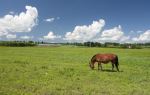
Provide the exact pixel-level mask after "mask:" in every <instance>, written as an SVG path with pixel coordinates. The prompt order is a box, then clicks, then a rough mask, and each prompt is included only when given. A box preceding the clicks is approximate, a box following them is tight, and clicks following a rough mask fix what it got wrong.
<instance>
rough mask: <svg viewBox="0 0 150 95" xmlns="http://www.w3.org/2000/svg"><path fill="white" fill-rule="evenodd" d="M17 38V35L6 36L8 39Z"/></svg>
mask: <svg viewBox="0 0 150 95" xmlns="http://www.w3.org/2000/svg"><path fill="white" fill-rule="evenodd" d="M16 37H17V36H16V35H15V34H8V35H7V36H6V38H7V39H15V38H16Z"/></svg>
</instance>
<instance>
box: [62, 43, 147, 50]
mask: <svg viewBox="0 0 150 95" xmlns="http://www.w3.org/2000/svg"><path fill="white" fill-rule="evenodd" d="M65 45H75V46H86V47H106V48H107V47H108V48H132V49H141V48H150V43H113V42H105V43H99V42H84V43H65Z"/></svg>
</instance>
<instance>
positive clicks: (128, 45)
mask: <svg viewBox="0 0 150 95" xmlns="http://www.w3.org/2000/svg"><path fill="white" fill-rule="evenodd" d="M37 45H40V46H51V45H59V46H60V45H73V46H84V47H105V48H131V49H141V48H150V42H149V43H113V42H105V43H99V42H84V43H77V42H74V43H48V42H43V41H37V42H34V41H0V46H10V47H25V46H37Z"/></svg>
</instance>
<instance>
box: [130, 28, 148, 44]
mask: <svg viewBox="0 0 150 95" xmlns="http://www.w3.org/2000/svg"><path fill="white" fill-rule="evenodd" d="M132 40H133V41H135V42H149V41H150V30H147V31H145V32H144V33H143V34H140V35H139V37H134V38H132Z"/></svg>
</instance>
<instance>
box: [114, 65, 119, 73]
mask: <svg viewBox="0 0 150 95" xmlns="http://www.w3.org/2000/svg"><path fill="white" fill-rule="evenodd" d="M115 66H116V69H117V71H118V72H119V68H118V64H115Z"/></svg>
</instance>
